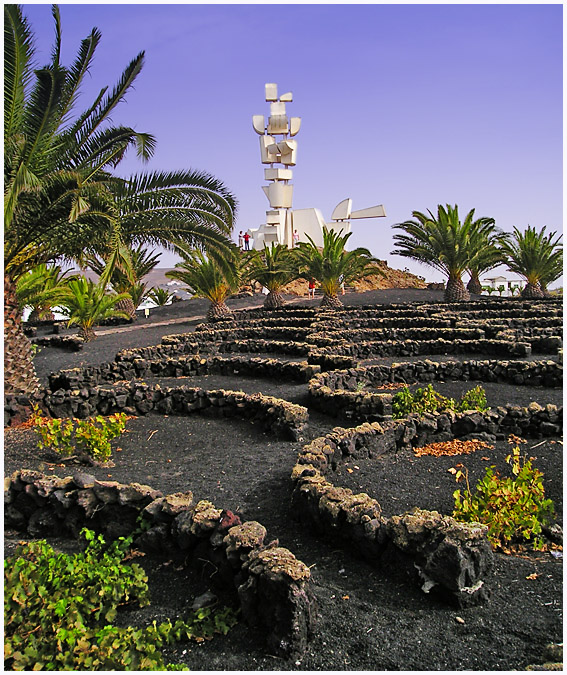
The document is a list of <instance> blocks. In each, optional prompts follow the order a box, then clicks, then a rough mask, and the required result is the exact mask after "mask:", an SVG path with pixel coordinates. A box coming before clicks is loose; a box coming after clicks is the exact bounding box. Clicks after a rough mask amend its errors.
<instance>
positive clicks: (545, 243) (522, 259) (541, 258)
mask: <svg viewBox="0 0 567 675" xmlns="http://www.w3.org/2000/svg"><path fill="white" fill-rule="evenodd" d="M561 238H562V237H561V236H560V235H557V232H550V233H549V234H548V235H546V234H545V227H543V228H542V229H541V230H540V231H539V232H537V231H536V229H535V228H534V227H530V226H529V225H528V227H527V229H526V230H525V231H524V232H521V231H520V230H519V229H518V228H517V227H515V228H514V233H513V236H512V239H511V240H510V241H508V242H506V243H505V244H504V245H503V247H502V248H503V251H504V253H505V254H506V257H507V261H506V265H507V266H508V269H510V270H511V271H512V272H515V273H516V274H519V275H520V276H522V277H524V278H525V279H526V287H525V288H524V290H523V291H522V297H523V298H542V297H544V291H543V289H542V285H543V288H547V285H548V284H550V283H551V282H552V281H555V279H557V278H559V277H560V276H561V274H562V273H563V247H562V245H561V243H560V242H561Z"/></svg>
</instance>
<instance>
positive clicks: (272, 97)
mask: <svg viewBox="0 0 567 675" xmlns="http://www.w3.org/2000/svg"><path fill="white" fill-rule="evenodd" d="M265 88H266V101H277V100H278V85H277V84H275V83H273V82H269V83H267V84H266V87H265Z"/></svg>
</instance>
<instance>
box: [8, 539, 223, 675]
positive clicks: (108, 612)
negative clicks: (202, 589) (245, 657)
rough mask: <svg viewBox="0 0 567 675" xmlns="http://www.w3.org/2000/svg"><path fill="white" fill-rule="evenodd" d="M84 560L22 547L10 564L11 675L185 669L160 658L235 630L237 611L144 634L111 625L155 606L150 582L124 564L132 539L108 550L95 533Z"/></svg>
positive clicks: (201, 614)
mask: <svg viewBox="0 0 567 675" xmlns="http://www.w3.org/2000/svg"><path fill="white" fill-rule="evenodd" d="M81 535H82V536H83V537H84V538H85V540H86V541H87V547H86V550H85V551H84V552H83V553H78V554H73V555H68V554H65V553H57V552H55V551H54V550H53V548H52V547H51V546H49V545H48V544H47V543H46V542H45V541H36V542H30V543H28V544H26V545H24V546H20V547H19V548H18V549H17V550H16V552H15V555H14V556H13V557H10V558H8V559H7V560H6V561H5V563H4V629H5V646H4V659H5V661H4V667H5V669H6V670H92V671H97V670H186V669H187V668H186V667H185V666H184V665H171V664H169V665H166V664H165V663H164V659H163V655H162V653H161V651H160V649H162V648H163V647H165V646H166V645H170V644H174V643H175V642H178V641H182V640H190V639H194V640H197V641H202V640H204V639H210V638H212V636H213V635H214V634H215V633H223V634H225V633H226V632H228V630H229V629H230V627H231V626H233V625H234V624H235V623H236V615H235V613H234V611H233V610H231V609H230V608H224V609H223V610H222V611H219V612H216V613H213V612H212V610H210V609H202V610H199V611H198V612H196V613H195V614H194V615H192V616H191V617H189V618H188V619H187V620H185V621H182V620H176V621H175V623H171V621H165V622H163V623H161V624H159V625H157V624H156V622H155V621H154V622H153V623H152V624H151V625H150V626H147V627H144V628H133V627H127V628H119V627H117V626H114V625H112V623H113V621H114V620H115V618H116V615H117V612H118V609H119V607H123V606H126V605H130V604H133V603H135V604H137V605H139V606H145V605H148V604H149V595H148V585H147V577H146V574H145V572H144V570H143V569H142V568H141V567H140V566H139V565H137V564H135V563H134V564H132V565H128V564H125V563H124V556H125V553H126V551H127V550H128V548H129V546H130V545H131V542H132V538H131V537H130V538H128V539H124V538H121V539H120V540H118V541H116V542H114V543H112V544H110V545H107V544H105V542H104V539H103V538H102V536H100V535H98V536H95V534H94V533H93V532H92V531H90V530H83V531H82V532H81Z"/></svg>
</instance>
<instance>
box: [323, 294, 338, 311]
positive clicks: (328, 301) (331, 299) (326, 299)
mask: <svg viewBox="0 0 567 675" xmlns="http://www.w3.org/2000/svg"><path fill="white" fill-rule="evenodd" d="M320 307H324V308H325V309H342V308H343V303H342V302H341V301H340V300H339V296H338V295H324V296H323V300H322V301H321V304H320Z"/></svg>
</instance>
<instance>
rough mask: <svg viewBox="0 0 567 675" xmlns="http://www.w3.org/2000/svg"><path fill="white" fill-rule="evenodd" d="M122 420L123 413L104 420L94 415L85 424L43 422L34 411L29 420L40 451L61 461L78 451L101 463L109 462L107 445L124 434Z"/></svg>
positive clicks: (49, 420) (56, 421)
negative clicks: (55, 454) (43, 450)
mask: <svg viewBox="0 0 567 675" xmlns="http://www.w3.org/2000/svg"><path fill="white" fill-rule="evenodd" d="M126 420H127V416H126V415H125V414H124V413H115V414H114V415H110V416H109V417H107V418H104V417H103V416H102V415H97V416H96V417H90V418H89V419H88V420H79V419H77V418H73V419H72V420H70V419H67V420H61V419H47V418H45V417H43V416H42V414H41V412H40V411H39V410H37V409H36V411H35V415H34V418H33V422H34V429H35V432H36V434H37V436H38V437H39V440H38V447H39V448H40V449H43V448H47V449H49V450H53V451H54V452H56V453H57V454H59V455H62V456H63V457H70V456H71V455H73V453H74V452H75V450H78V451H79V453H84V454H86V455H88V456H89V457H92V458H93V459H95V460H97V461H101V462H107V461H108V460H109V459H110V455H111V447H110V441H111V440H112V439H113V438H116V436H120V434H121V433H122V432H123V431H124V428H125V426H126Z"/></svg>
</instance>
